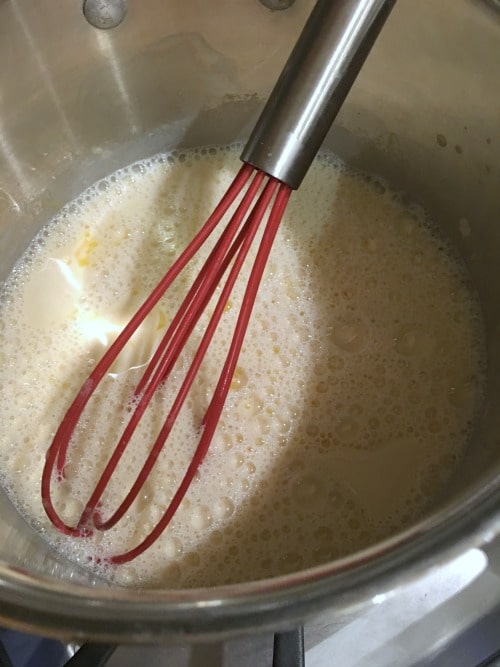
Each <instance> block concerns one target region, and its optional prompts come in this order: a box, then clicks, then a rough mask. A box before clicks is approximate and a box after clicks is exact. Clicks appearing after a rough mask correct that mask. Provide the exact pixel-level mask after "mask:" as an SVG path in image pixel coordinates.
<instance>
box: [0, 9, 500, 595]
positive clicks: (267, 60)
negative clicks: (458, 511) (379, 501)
mask: <svg viewBox="0 0 500 667" xmlns="http://www.w3.org/2000/svg"><path fill="white" fill-rule="evenodd" d="M236 5H237V7H236ZM311 6H312V2H311V1H310V0H297V2H296V3H295V5H294V6H293V8H292V9H290V10H287V11H285V12H276V13H271V12H269V11H268V10H266V9H265V8H263V7H262V6H261V5H260V4H259V3H258V0H242V2H239V3H234V2H232V1H231V0H210V1H209V2H206V3H199V2H196V1H195V0H189V1H186V0H170V2H168V3H166V2H163V0H143V1H141V2H140V3H139V2H130V3H129V14H128V17H127V19H126V20H125V22H124V23H123V24H122V25H121V26H120V27H119V28H117V29H116V30H114V31H110V32H99V31H96V30H95V29H93V28H91V27H90V26H89V25H88V24H87V23H86V22H85V20H84V18H83V16H82V14H81V8H80V6H79V3H78V2H76V1H75V2H71V3H69V2H68V3H54V2H51V0H40V1H39V2H37V3H33V2H31V1H30V0H18V1H16V2H14V1H13V2H9V1H7V2H3V3H0V80H1V81H2V91H1V95H0V256H1V265H0V271H1V275H0V278H3V277H5V275H7V274H8V272H9V271H10V269H11V268H12V266H13V264H14V262H15V261H16V259H17V258H18V257H19V255H20V254H21V253H22V251H23V250H24V248H25V247H26V246H27V244H28V243H29V241H30V240H31V238H32V237H33V235H34V234H35V233H36V231H37V229H38V228H39V227H40V226H41V225H42V224H44V222H46V221H47V220H48V219H49V218H50V217H51V216H52V215H53V214H54V213H55V212H56V211H57V210H58V209H59V208H60V207H61V206H62V205H63V204H64V203H66V202H67V201H69V200H71V199H72V198H73V197H74V196H75V195H77V194H78V193H79V192H81V191H82V190H83V189H84V188H85V187H86V186H87V185H89V184H91V183H92V182H94V181H95V180H96V179H97V178H99V177H101V176H103V175H105V174H106V173H109V171H111V170H113V169H115V168H117V167H119V166H121V165H124V164H126V163H129V162H131V161H132V160H134V159H138V158H140V157H144V156H146V155H149V154H153V153H155V152H158V151H160V150H163V149H165V148H171V147H175V146H194V145H203V144H207V143H220V142H222V143H225V142H231V141H234V140H244V139H245V137H246V136H247V134H248V131H249V128H250V127H251V126H252V123H253V122H254V120H255V118H256V115H257V113H258V111H259V109H260V107H261V104H262V100H263V99H264V98H265V95H266V94H267V92H268V91H269V89H270V87H271V86H272V84H273V82H274V79H275V77H276V75H277V73H278V72H279V69H280V67H281V66H282V64H283V62H284V60H285V58H286V55H287V53H288V50H289V48H290V47H291V45H292V43H293V41H294V39H295V37H296V36H297V34H298V32H299V30H300V27H301V26H302V24H303V22H304V20H305V17H306V16H307V13H308V11H309V9H310V7H311ZM249 25H251V26H252V30H249V29H248V26H249ZM499 45H500V25H499V20H498V16H497V15H496V14H495V12H494V10H490V9H489V8H488V6H487V5H486V4H485V3H481V2H479V1H477V2H473V1H472V0H441V2H439V3H436V2H435V0H420V2H418V3H416V2H413V0H399V2H398V3H397V6H396V9H395V10H394V12H393V15H392V16H391V18H390V19H389V22H388V24H387V27H386V29H385V30H384V32H383V34H382V36H381V38H380V40H379V42H378V43H377V45H376V47H375V49H374V52H373V53H372V54H371V56H370V58H369V60H368V62H367V63H366V66H365V68H364V70H363V72H362V74H361V76H360V78H359V80H358V82H357V83H356V85H355V87H354V88H353V90H352V92H351V94H350V96H349V98H348V100H347V102H346V104H345V106H344V108H343V110H342V112H341V114H340V116H339V118H338V121H337V123H336V125H335V127H334V128H333V129H332V131H331V133H330V135H329V137H328V139H327V146H328V147H329V148H331V149H332V150H334V151H335V152H337V153H338V154H339V155H340V156H341V157H343V158H344V159H345V160H346V161H347V162H349V163H350V164H352V165H354V166H356V167H359V168H361V169H364V170H367V171H371V172H376V173H378V174H379V175H381V176H383V177H385V178H386V179H387V180H388V181H389V182H390V183H391V185H392V186H393V187H395V188H396V189H401V190H403V191H405V192H406V193H407V194H408V195H409V197H410V198H411V199H412V200H414V201H416V202H418V203H420V204H422V205H423V206H425V207H426V208H427V209H428V210H429V212H430V213H431V215H432V217H433V218H434V219H435V220H437V221H439V222H440V223H441V224H442V225H443V227H444V229H445V232H446V234H447V235H448V236H449V237H450V238H451V240H452V241H453V243H454V244H455V246H456V247H457V248H458V250H459V251H460V253H461V254H462V256H463V258H464V260H465V262H466V263H467V265H468V267H469V269H470V273H471V277H472V280H473V282H474V284H475V285H476V287H477V290H478V292H479V295H480V299H481V303H482V306H483V312H484V319H485V326H486V334H487V345H488V363H489V387H488V397H487V402H486V405H485V409H484V414H483V416H482V419H481V421H480V423H479V424H478V427H477V432H476V433H475V436H474V438H473V439H472V441H471V443H470V446H469V448H468V452H467V457H466V458H467V460H466V461H464V464H463V465H462V467H461V468H460V469H459V470H458V471H457V475H456V478H455V480H454V481H453V484H452V485H451V486H450V488H449V490H448V493H447V496H446V498H443V499H442V501H443V502H445V501H446V502H459V501H460V499H463V498H464V497H466V496H467V495H468V494H469V495H470V493H471V490H472V489H473V488H474V487H475V486H481V485H483V484H484V480H485V479H486V476H490V477H491V478H493V477H494V476H495V475H496V474H497V473H498V469H499V466H498V458H499V455H498V451H500V450H499V445H500V409H499V408H500V406H499V399H500V349H499V341H500V299H499V298H498V285H499V284H500V261H499V248H500V224H499V221H500V203H499V200H500V195H499V191H500V138H499V132H498V128H499V127H500V88H499V86H498V62H499V57H500V48H499ZM297 196H300V193H299V195H297ZM0 534H1V535H2V540H1V545H0V557H1V558H2V559H3V560H4V561H5V562H6V563H7V564H10V565H12V566H15V567H22V568H24V569H26V570H28V571H32V572H35V571H39V572H43V573H44V574H46V575H49V576H51V577H52V576H53V577H58V578H71V579H72V580H75V578H76V579H77V580H78V579H79V580H81V581H85V582H86V583H90V584H95V583H96V582H93V581H89V580H88V577H87V575H85V574H83V573H79V572H78V571H77V570H76V569H75V567H74V566H73V565H70V564H68V563H67V562H65V561H64V560H62V559H59V558H58V557H57V555H55V554H54V553H53V552H52V551H51V550H50V549H49V548H48V547H47V546H46V545H45V543H44V542H43V541H42V540H40V538H38V537H37V536H36V535H35V534H34V533H33V531H31V530H29V529H28V527H27V526H26V525H25V523H24V521H23V520H22V519H21V518H20V517H19V516H18V515H17V513H16V512H15V510H13V508H12V507H11V506H10V504H9V502H8V501H7V500H6V499H5V498H0Z"/></svg>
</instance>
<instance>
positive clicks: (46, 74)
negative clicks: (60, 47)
mask: <svg viewBox="0 0 500 667" xmlns="http://www.w3.org/2000/svg"><path fill="white" fill-rule="evenodd" d="M12 9H13V11H14V15H15V17H16V20H17V21H18V23H19V25H20V27H21V31H22V34H23V35H24V37H25V39H26V41H27V43H28V47H29V50H30V53H31V54H32V56H33V60H34V62H35V63H36V65H37V67H38V69H39V71H40V74H41V77H42V79H43V81H44V83H45V86H46V88H47V90H48V92H49V95H50V98H51V99H52V102H53V104H54V106H55V108H56V110H57V113H58V115H59V117H60V119H61V125H62V128H63V130H64V132H65V134H66V136H67V137H68V139H69V140H70V141H71V144H72V146H73V148H76V147H77V145H78V142H77V140H76V137H75V135H74V133H73V128H72V127H71V124H70V122H69V120H68V116H67V115H66V112H65V110H64V107H63V105H62V102H61V96H60V95H59V93H58V91H57V89H56V87H55V85H54V81H53V79H52V76H51V74H50V70H49V67H48V66H47V64H46V61H45V59H44V57H43V49H40V48H39V47H38V45H37V44H36V42H35V39H34V38H33V35H32V33H31V30H30V29H29V27H28V23H27V22H26V21H25V20H24V16H23V14H22V12H21V9H20V7H19V3H18V2H17V0H13V1H12Z"/></svg>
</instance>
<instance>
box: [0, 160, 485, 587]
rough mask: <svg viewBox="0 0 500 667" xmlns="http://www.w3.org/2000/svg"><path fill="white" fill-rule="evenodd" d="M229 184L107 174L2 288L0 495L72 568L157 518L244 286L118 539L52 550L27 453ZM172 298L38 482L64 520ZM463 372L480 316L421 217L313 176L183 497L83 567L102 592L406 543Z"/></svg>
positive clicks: (37, 471)
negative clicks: (52, 472) (51, 471)
mask: <svg viewBox="0 0 500 667" xmlns="http://www.w3.org/2000/svg"><path fill="white" fill-rule="evenodd" d="M237 168H238V160H237V150H236V149H217V150H216V149H211V150H210V151H207V150H203V151H198V152H192V153H186V154H182V155H181V156H176V157H172V156H159V157H157V158H154V159H152V160H150V161H146V162H144V163H139V164H136V165H133V166H131V167H129V168H128V169H125V170H122V171H121V172H117V173H116V174H114V175H112V176H110V177H109V178H108V179H106V180H105V181H102V182H100V183H99V184H97V185H96V186H94V188H93V189H91V190H90V191H87V192H86V193H84V194H83V195H82V196H81V197H80V198H79V199H78V200H77V201H76V202H73V203H72V204H71V205H68V206H67V207H66V208H65V209H64V210H63V211H62V212H61V214H60V215H59V216H58V217H57V218H56V219H54V220H53V221H52V222H51V223H50V224H49V225H48V226H47V227H46V228H45V229H44V230H42V233H41V234H40V235H39V237H38V238H37V239H36V240H35V242H34V243H33V244H32V246H31V247H30V249H29V250H28V251H27V253H26V255H25V256H24V257H23V258H22V259H21V260H20V262H19V263H18V266H17V267H16V269H15V270H14V272H13V273H12V275H11V277H10V279H9V281H8V282H7V284H6V286H5V288H4V290H3V298H2V300H1V304H0V326H1V348H0V349H1V354H2V364H1V369H0V386H1V400H0V423H1V424H2V429H1V434H0V463H1V468H2V471H3V473H2V475H3V480H2V483H3V485H4V486H5V487H6V489H7V490H8V492H9V493H10V495H11V497H12V498H13V500H14V502H15V503H16V505H17V506H18V507H19V509H20V511H21V512H23V514H24V515H25V516H26V517H27V518H28V520H29V521H30V522H31V523H32V524H33V525H34V526H35V527H36V528H37V529H38V530H39V531H40V532H42V534H43V535H44V537H45V538H46V539H47V540H49V541H50V542H51V543H53V544H54V545H55V546H56V548H57V549H59V550H61V551H62V552H63V553H65V554H66V555H67V556H68V557H69V558H71V559H73V560H76V561H78V562H80V563H81V564H82V565H84V566H87V567H89V555H90V556H97V557H99V558H104V559H105V558H106V556H111V555H113V554H116V553H120V552H122V551H124V550H126V549H128V548H131V547H133V546H135V545H136V544H137V543H138V542H139V541H141V540H142V539H143V538H144V537H145V536H146V535H147V534H148V532H149V531H150V530H151V529H152V528H153V527H154V525H155V523H156V522H157V520H158V519H159V517H160V516H161V515H162V513H163V511H164V509H165V507H166V505H167V504H168V501H169V499H170V498H171V497H172V494H173V492H174V491H175V489H176V486H177V484H178V483H179V481H180V479H181V478H182V475H183V473H184V470H185V468H186V466H187V464H188V462H189V460H190V457H191V455H192V452H193V449H194V447H195V445H196V443H197V438H198V436H199V427H200V421H201V418H202V416H203V413H204V409H205V408H206V406H207V404H208V401H209V398H210V391H209V388H210V386H212V384H213V382H214V381H215V380H216V378H217V377H218V372H219V370H220V368H221V366H222V362H223V359H224V352H225V349H226V345H227V341H228V338H229V336H230V334H231V331H232V318H233V316H234V314H235V313H236V312H237V310H238V303H239V299H240V298H241V294H242V292H243V286H244V279H243V280H242V281H240V283H239V286H238V288H237V290H236V293H235V294H234V295H233V296H232V297H231V301H230V303H229V305H228V308H227V313H226V316H225V320H224V322H223V323H222V325H221V330H220V333H219V334H218V338H216V340H215V341H214V347H213V349H212V350H211V352H210V353H209V356H208V359H207V361H206V363H205V364H204V366H203V368H202V371H201V373H200V376H199V381H198V383H197V385H196V387H195V388H194V391H193V394H192V396H191V397H190V398H189V401H188V404H187V406H186V409H185V410H184V411H183V413H182V414H181V417H180V419H179V422H178V424H177V425H176V427H175V430H174V433H173V434H172V437H171V438H170V440H169V442H168V444H167V446H166V449H165V452H164V453H163V454H162V456H161V457H160V460H159V462H158V464H157V466H156V468H155V470H154V471H153V474H152V475H151V477H150V478H149V480H148V482H147V484H146V486H145V488H144V490H143V492H142V493H141V494H140V497H139V499H138V500H137V502H136V503H134V505H133V506H132V507H131V509H130V510H129V512H128V513H127V516H126V517H125V518H124V519H123V520H122V521H121V522H120V523H119V524H118V525H117V527H116V528H114V529H112V530H111V531H108V532H105V533H96V534H95V535H94V537H92V538H91V539H89V540H83V539H72V538H67V537H63V536H60V535H59V533H57V531H56V530H55V529H54V528H53V527H52V526H51V524H50V522H49V521H48V519H47V517H46V516H45V513H44V511H43V508H42V504H41V497H40V479H41V472H42V467H43V461H44V457H45V451H46V449H47V447H48V445H49V444H50V442H51V438H52V436H53V434H54V432H55V429H56V428H57V425H58V423H59V421H60V420H61V418H62V417H63V415H64V412H65V411H66V409H67V407H68V404H69V402H70V401H71V399H72V397H73V396H74V394H75V392H76V391H77V390H78V389H79V387H80V385H81V384H82V382H83V381H84V380H85V378H86V376H87V375H88V373H89V372H90V370H91V369H92V367H93V365H94V364H95V361H96V360H97V359H98V358H99V357H100V356H101V355H102V353H103V351H104V349H105V347H106V346H107V345H108V344H109V342H110V340H112V339H113V337H114V336H116V333H117V331H118V330H119V329H120V327H121V326H123V325H124V324H125V323H126V322H127V320H128V319H129V318H130V316H131V315H132V314H133V312H134V311H135V309H136V308H137V306H138V305H139V304H140V303H141V302H142V301H143V299H144V298H145V296H146V295H147V294H148V292H149V291H150V290H151V288H152V287H153V286H154V285H155V284H156V282H157V281H158V279H159V278H160V276H161V275H162V274H163V273H164V272H165V270H166V269H167V268H168V266H169V265H170V263H171V262H172V260H173V258H175V256H176V255H177V254H178V253H179V251H180V250H181V249H183V248H184V246H185V245H186V243H187V242H188V241H189V239H190V238H191V237H192V235H193V233H194V232H195V230H196V229H197V228H198V227H199V225H200V224H201V222H203V221H204V219H206V217H207V216H208V214H209V213H210V212H211V210H212V209H213V207H214V205H215V204H216V202H217V201H218V199H219V198H220V196H221V195H222V194H223V192H224V191H225V190H226V188H227V187H228V185H229V183H230V181H231V179H232V177H233V175H234V174H235V172H236V170H237ZM198 266H199V263H198ZM194 275H196V267H192V268H190V269H189V271H188V272H187V273H186V274H185V275H183V276H181V281H180V282H181V288H182V289H184V287H185V286H186V285H189V284H190V283H191V281H192V280H193V277H194ZM182 289H177V290H175V289H174V290H173V291H172V292H171V294H170V295H169V296H168V297H167V298H165V299H164V300H163V301H162V302H161V304H160V306H159V307H158V308H156V310H155V311H154V313H153V315H152V316H151V318H150V320H148V321H147V322H146V323H145V324H144V325H143V327H142V328H141V331H140V332H139V333H138V334H137V335H136V336H135V338H134V340H133V341H132V343H131V344H130V346H129V347H128V348H127V352H126V354H124V355H123V356H122V357H121V358H120V359H119V360H118V362H117V364H116V365H115V367H114V368H113V369H112V371H113V372H112V373H111V374H110V375H109V376H108V377H107V378H106V380H105V382H104V384H103V387H102V390H101V393H100V394H99V395H98V396H97V398H96V400H95V401H93V403H92V405H91V407H90V411H89V413H88V414H87V416H86V421H85V423H84V425H83V426H84V428H81V429H79V431H78V433H77V437H76V441H75V442H74V443H73V445H72V449H71V457H70V461H69V463H68V466H67V471H66V472H67V481H65V482H64V483H63V484H60V485H58V484H57V483H55V484H54V485H53V486H54V497H55V502H56V506H57V508H58V509H59V511H60V512H61V514H62V515H63V516H64V518H65V519H66V520H67V521H76V520H77V519H78V517H79V512H81V510H82V507H83V504H84V502H85V501H86V499H87V497H88V495H89V492H90V490H91V487H92V483H93V482H94V481H95V480H96V479H97V475H98V472H99V471H100V470H101V469H102V467H103V465H104V463H105V461H106V460H107V457H108V456H109V452H110V448H111V446H112V445H114V443H115V442H116V441H117V437H118V435H119V432H120V429H121V428H122V424H123V421H124V420H125V419H126V418H128V413H127V411H126V407H127V405H128V398H129V396H130V391H131V387H132V386H133V383H134V382H137V380H138V378H139V377H140V375H141V372H142V370H143V367H144V364H145V363H146V362H147V360H148V359H149V358H150V355H151V353H152V350H153V349H154V347H155V345H156V344H157V343H158V341H159V339H160V336H161V334H162V332H164V330H165V327H166V324H167V322H168V320H169V318H170V317H171V316H172V314H173V312H175V308H176V307H177V306H176V304H177V300H178V297H179V294H180V293H181V291H182ZM195 346H196V340H194V341H191V343H190V346H189V349H188V351H187V356H189V352H190V351H192V349H194V348H195ZM483 365H484V356H483V339H482V329H481V319H480V312H479V306H478V303H477V301H476V299H475V297H474V296H473V294H472V292H471V291H470V289H469V287H468V285H467V281H466V277H465V273H464V270H463V268H462V267H461V265H460V264H459V262H458V261H457V260H456V259H455V258H454V257H453V255H452V253H451V252H450V250H449V248H448V247H447V245H446V243H445V242H444V241H443V239H442V238H441V237H440V236H439V234H438V233H437V232H436V231H435V230H434V228H433V227H432V226H431V225H430V223H429V222H428V221H426V219H425V216H424V215H423V214H422V213H419V212H417V211H416V210H412V209H408V208H404V207H403V206H402V204H401V203H400V202H399V200H398V198H397V197H396V196H395V195H394V193H392V192H390V191H388V190H387V189H386V188H385V186H384V185H383V184H381V183H380V182H379V181H378V180H377V179H367V178H366V177H361V176H360V175H357V174H354V173H352V172H350V171H348V170H347V169H345V168H344V167H343V166H342V165H341V164H340V163H339V162H337V161H335V160H334V159H333V158H329V159H327V158H322V159H320V160H317V161H316V162H315V164H314V165H313V167H312V169H311V171H310V173H309V174H308V176H307V178H306V180H305V181H304V183H303V185H302V187H301V189H300V191H299V192H298V193H296V194H294V195H293V196H292V199H291V202H290V204H289V207H288V210H287V213H286V215H285V219H284V221H283V224H282V227H281V229H280V231H279V233H278V236H277V239H276V242H275V246H274V248H273V251H272V254H271V257H270V261H269V265H268V267H267V269H266V273H265V278H264V280H263V283H262V286H261V289H260V292H259V297H258V301H257V304H256V306H255V311H254V314H253V317H252V321H251V324H250V328H249V330H248V334H247V338H246V342H245V344H244V349H243V352H242V355H241V358H240V360H239V363H238V367H237V371H236V375H235V378H234V380H233V383H232V387H231V391H230V394H229V397H228V400H227V403H226V406H225V409H224V412H223V415H222V419H221V422H220V424H219V427H218V429H217V432H216V435H215V438H214V441H213V444H212V447H211V449H210V451H209V454H208V456H207V458H206V460H205V462H204V463H203V465H202V467H201V469H200V471H199V474H198V477H197V479H196V480H195V482H194V484H193V486H192V488H191V489H190V491H189V492H188V495H187V497H186V499H185V500H184V501H183V503H182V505H181V507H180V509H179V511H178V513H177V515H176V516H175V518H174V520H173V521H172V523H171V525H170V526H169V527H168V528H167V530H166V531H165V532H164V534H163V536H162V537H161V539H160V540H158V542H156V543H155V545H154V546H153V547H151V548H150V549H149V550H148V551H147V552H146V553H145V554H144V555H142V556H140V557H139V558H137V559H136V560H134V561H132V562H131V563H129V564H125V565H121V566H106V565H100V566H98V567H97V566H96V567H97V570H98V571H99V572H100V574H102V575H103V576H105V577H107V578H109V579H110V580H113V581H115V582H117V583H122V584H134V585H164V586H171V587H184V586H186V587H188V586H203V585H216V584H222V583H229V582H237V581H245V580H252V579H256V578H262V577H268V576H273V575H277V574H281V573H286V572H289V571H292V570H297V569H301V568H304V567H308V566H311V565H315V564H318V563H322V562H325V561H328V560H330V559H333V558H337V557H339V556H343V555H346V554H348V553H350V552H353V551H355V550H358V549H361V548H363V547H366V546H368V545H370V544H372V543H374V542H376V541H378V540H380V539H382V538H384V537H386V536H388V535H390V534H392V533H394V532H396V531H398V530H401V529H403V528H405V527H406V526H408V525H409V524H411V523H412V522H413V521H414V520H416V519H417V518H419V517H420V516H421V515H422V514H423V513H424V512H425V511H426V510H427V509H428V508H429V507H431V506H432V502H433V499H434V498H435V497H436V495H437V494H438V493H439V492H440V491H441V490H442V488H443V486H444V485H445V484H446V482H447V480H448V479H449V477H450V475H451V474H452V472H453V470H454V468H455V467H456V464H457V462H458V460H459V458H460V456H461V454H462V452H463V449H464V446H465V444H466V441H467V438H468V436H469V434H470V431H471V424H472V423H473V420H474V418H475V416H476V415H477V412H478V409H479V406H480V403H481V399H482V388H483V371H484V368H483ZM181 370H182V369H181V368H177V369H176V371H175V373H174V378H173V385H172V387H164V388H162V390H161V391H160V392H159V393H158V395H157V396H156V397H155V401H154V405H153V409H152V410H151V412H150V413H148V414H147V415H146V417H145V418H144V419H143V422H142V423H141V426H140V429H139V431H138V432H137V434H136V435H135V436H134V439H133V442H132V445H131V447H130V450H129V451H128V452H127V455H126V457H125V459H124V463H123V465H121V466H120V468H119V470H118V474H117V476H116V478H115V479H114V480H113V483H112V484H111V485H110V487H109V489H108V492H107V493H106V495H105V497H104V499H103V514H104V515H105V516H108V515H109V514H110V513H111V512H112V510H113V509H114V508H116V507H117V506H118V504H119V502H120V501H121V499H122V498H123V497H124V494H125V492H126V489H127V488H128V487H129V486H130V485H131V483H132V481H133V479H134V478H135V474H137V472H138V469H139V467H140V465H141V464H142V462H143V461H144V458H145V456H146V452H147V451H148V447H149V446H150V445H151V442H152V440H153V438H154V436H155V434H156V431H157V429H158V428H159V426H160V425H161V423H162V419H163V418H164V415H165V411H166V409H167V407H168V402H169V400H171V398H172V396H173V395H174V394H175V391H176V389H177V387H178V385H179V381H180V377H181Z"/></svg>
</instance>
